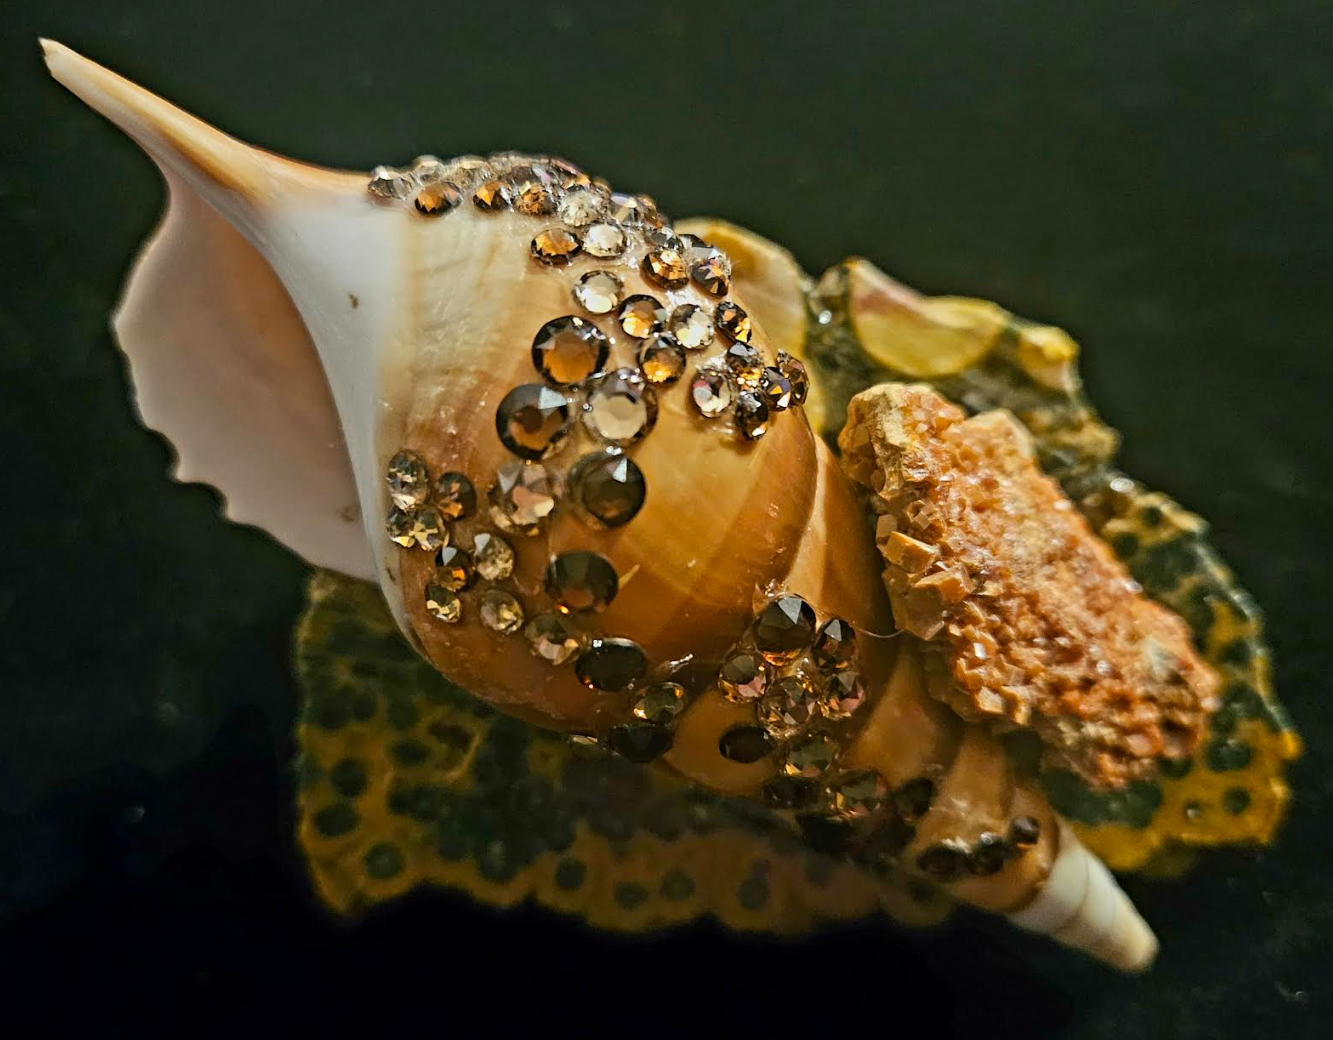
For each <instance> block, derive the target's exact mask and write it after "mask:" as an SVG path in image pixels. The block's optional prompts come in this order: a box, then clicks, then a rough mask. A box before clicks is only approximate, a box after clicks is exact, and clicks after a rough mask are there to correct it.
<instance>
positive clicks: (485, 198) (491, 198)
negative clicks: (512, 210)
mask: <svg viewBox="0 0 1333 1040" xmlns="http://www.w3.org/2000/svg"><path fill="white" fill-rule="evenodd" d="M511 201H512V200H511V197H510V194H509V186H508V185H507V184H505V182H504V181H487V182H486V183H485V184H483V185H482V186H481V187H479V188H478V189H477V190H476V191H474V192H473V193H472V204H473V205H474V206H476V207H477V209H479V210H481V211H482V212H483V213H498V212H499V211H500V210H502V209H508V208H509V206H510V204H511Z"/></svg>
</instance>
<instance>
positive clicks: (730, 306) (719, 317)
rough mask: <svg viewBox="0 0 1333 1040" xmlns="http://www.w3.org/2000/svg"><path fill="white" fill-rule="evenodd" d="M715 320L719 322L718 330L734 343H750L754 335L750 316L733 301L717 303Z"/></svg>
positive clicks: (714, 314) (714, 313)
mask: <svg viewBox="0 0 1333 1040" xmlns="http://www.w3.org/2000/svg"><path fill="white" fill-rule="evenodd" d="M713 320H714V321H715V322H716V323H717V328H718V331H719V332H721V333H722V335H724V336H726V337H727V339H728V340H729V341H730V342H732V343H749V342H750V338H751V337H752V336H753V335H754V329H753V328H752V327H751V325H750V316H749V315H748V314H746V313H745V311H743V310H741V308H740V307H739V306H738V305H737V304H734V303H732V302H731V301H727V302H726V303H719V304H718V305H717V310H716V311H714V312H713Z"/></svg>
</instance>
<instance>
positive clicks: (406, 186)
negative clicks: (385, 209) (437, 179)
mask: <svg viewBox="0 0 1333 1040" xmlns="http://www.w3.org/2000/svg"><path fill="white" fill-rule="evenodd" d="M366 190H367V191H369V192H370V194H372V195H374V196H375V197H376V198H378V199H395V200H400V201H401V200H402V199H406V198H408V197H410V196H411V195H412V193H413V192H415V191H416V190H417V182H416V179H415V178H414V177H413V176H412V174H411V173H409V172H408V171H406V170H399V169H395V168H394V167H392V166H376V167H375V168H374V169H373V170H371V171H370V181H369V183H367V184H366Z"/></svg>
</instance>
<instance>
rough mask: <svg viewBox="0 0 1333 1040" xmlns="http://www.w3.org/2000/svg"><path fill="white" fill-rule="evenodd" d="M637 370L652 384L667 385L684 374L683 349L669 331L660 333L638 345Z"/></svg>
mask: <svg viewBox="0 0 1333 1040" xmlns="http://www.w3.org/2000/svg"><path fill="white" fill-rule="evenodd" d="M639 370H640V371H642V372H643V378H644V379H646V380H648V382H650V383H652V384H653V385H654V386H668V385H670V384H671V383H674V382H675V381H676V380H677V379H679V378H680V377H681V376H682V375H684V374H685V351H684V349H683V348H682V347H681V345H680V344H679V343H677V342H676V337H675V336H673V335H671V333H669V332H663V333H660V334H659V335H656V336H654V337H653V338H652V339H649V340H644V341H643V343H642V345H641V346H640V347H639Z"/></svg>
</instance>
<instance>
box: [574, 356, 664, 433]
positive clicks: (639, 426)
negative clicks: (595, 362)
mask: <svg viewBox="0 0 1333 1040" xmlns="http://www.w3.org/2000/svg"><path fill="white" fill-rule="evenodd" d="M656 422H657V393H656V391H654V390H653V388H652V387H650V386H645V385H644V383H643V377H642V376H641V375H639V373H638V372H636V371H635V370H634V369H632V368H618V369H616V370H615V371H614V372H608V373H606V374H605V375H603V376H601V377H600V378H599V379H598V380H597V382H596V383H595V384H593V387H592V389H591V390H590V391H589V392H588V399H587V401H586V402H585V403H584V405H583V425H584V426H586V427H587V428H588V429H589V430H590V431H591V432H592V433H593V434H595V435H596V436H598V437H600V438H601V439H602V440H604V441H606V442H607V443H608V444H615V445H618V446H619V447H622V448H623V447H626V446H628V445H630V444H633V443H635V442H636V441H640V440H642V439H643V438H644V437H646V436H647V435H648V432H649V431H650V430H651V429H652V428H653V426H654V425H655V424H656Z"/></svg>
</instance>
